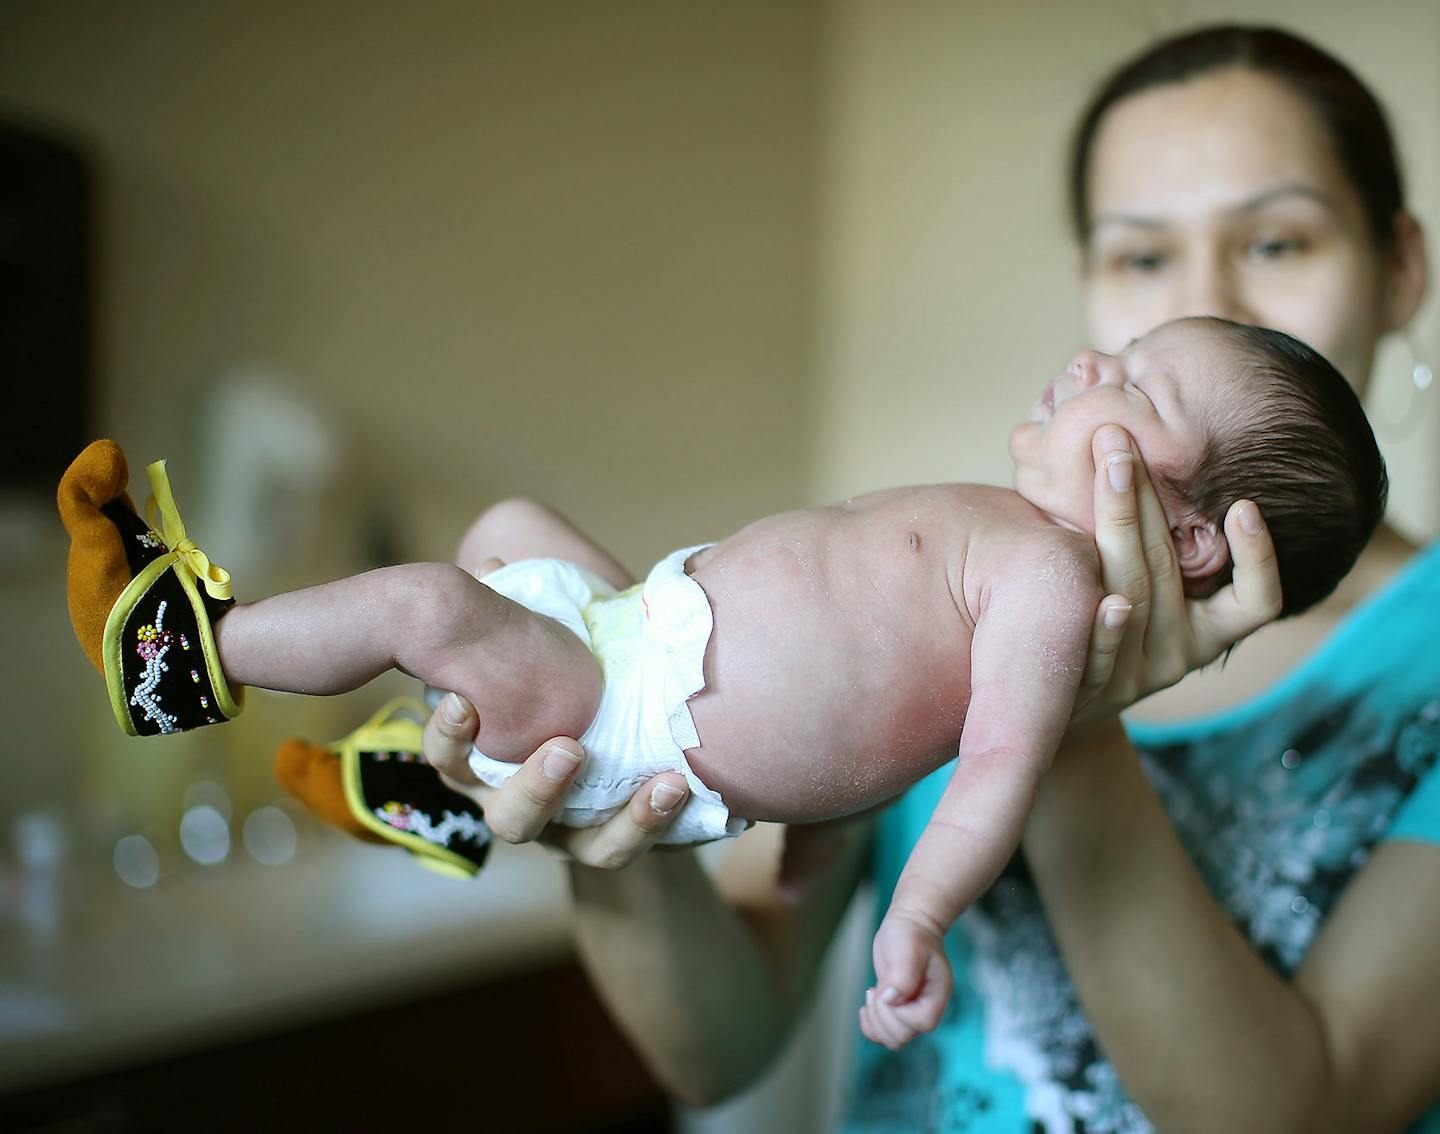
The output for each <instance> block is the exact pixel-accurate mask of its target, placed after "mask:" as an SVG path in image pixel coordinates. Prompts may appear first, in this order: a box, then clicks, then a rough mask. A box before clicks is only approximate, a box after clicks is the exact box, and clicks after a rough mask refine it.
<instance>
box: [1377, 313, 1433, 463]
mask: <svg viewBox="0 0 1440 1134" xmlns="http://www.w3.org/2000/svg"><path fill="white" fill-rule="evenodd" d="M1400 341H1401V342H1402V343H1404V344H1405V350H1406V351H1407V352H1408V353H1409V356H1410V365H1409V373H1408V375H1407V381H1406V384H1405V386H1406V389H1407V391H1408V394H1407V396H1406V399H1405V409H1404V411H1403V412H1402V413H1401V414H1399V415H1398V416H1397V417H1394V418H1391V419H1390V420H1388V421H1383V420H1382V421H1381V422H1380V424H1381V425H1382V426H1383V427H1384V428H1385V430H1386V432H1387V433H1390V434H1391V435H1392V436H1394V437H1395V438H1397V439H1399V438H1402V437H1408V436H1409V435H1410V434H1411V433H1412V432H1414V430H1415V427H1416V425H1418V424H1419V422H1420V419H1421V418H1422V417H1423V416H1424V410H1425V402H1426V401H1427V400H1428V399H1427V398H1426V391H1428V390H1429V389H1430V387H1431V386H1433V385H1434V384H1435V372H1434V371H1433V370H1432V369H1431V368H1430V365H1429V363H1427V362H1426V361H1425V360H1424V359H1423V358H1422V357H1421V356H1420V352H1419V351H1418V350H1416V349H1415V337H1414V336H1413V335H1412V334H1411V333H1410V332H1409V331H1404V332H1402V333H1401V335H1400Z"/></svg>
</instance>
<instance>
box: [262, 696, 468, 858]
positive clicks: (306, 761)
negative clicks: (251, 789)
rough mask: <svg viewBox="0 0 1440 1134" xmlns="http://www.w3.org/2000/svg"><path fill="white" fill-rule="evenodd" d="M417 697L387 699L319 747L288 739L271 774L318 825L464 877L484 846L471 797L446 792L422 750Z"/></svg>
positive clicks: (423, 710) (422, 710)
mask: <svg viewBox="0 0 1440 1134" xmlns="http://www.w3.org/2000/svg"><path fill="white" fill-rule="evenodd" d="M426 712H427V710H426V708H425V706H424V705H423V704H421V703H419V702H418V701H412V700H410V699H408V698H400V699H398V700H395V701H391V702H390V703H389V704H387V705H385V706H384V707H382V708H381V709H380V711H379V712H377V713H376V714H375V715H374V716H373V717H371V718H370V720H368V721H366V722H365V724H363V725H361V726H360V727H359V728H357V729H356V730H355V731H354V732H352V733H350V735H349V736H346V737H342V738H341V739H340V740H337V741H336V742H335V743H334V744H332V745H329V746H328V747H325V748H321V747H320V746H319V745H316V744H310V743H308V742H307V741H304V740H287V741H286V742H285V743H284V744H282V745H281V746H280V749H279V751H277V752H276V753H275V778H276V779H278V780H279V781H280V783H281V785H282V786H283V787H284V788H285V790H286V791H288V792H290V794H291V795H294V796H295V797H296V798H298V799H299V800H300V802H302V803H303V804H305V806H306V807H308V808H309V809H310V811H311V813H312V814H313V815H314V816H315V817H316V818H317V819H319V820H320V821H321V822H323V823H328V824H329V825H330V826H332V827H335V828H338V829H339V830H341V831H344V832H345V833H346V834H347V835H353V836H355V837H356V838H357V839H363V840H365V841H366V842H371V843H394V844H396V845H397V846H402V847H404V848H405V849H406V850H408V851H410V853H411V854H413V855H415V856H416V859H417V861H418V862H419V863H420V864H421V865H422V866H426V867H429V868H430V869H432V870H438V871H440V872H441V873H443V874H449V875H451V876H452V877H459V878H469V877H473V876H474V874H475V873H476V872H477V871H478V870H479V869H480V867H481V866H482V865H483V864H484V862H485V858H486V855H487V854H488V853H489V850H490V829H489V828H488V827H487V826H486V825H485V815H484V812H483V811H481V809H480V805H479V804H478V803H476V802H475V801H474V800H472V799H470V798H468V797H466V796H464V795H461V794H459V793H458V792H455V791H452V790H451V789H450V788H449V787H448V786H446V784H445V783H444V781H443V780H442V779H441V777H440V774H439V773H438V772H437V771H436V770H435V769H434V768H433V767H431V765H430V764H429V763H428V762H427V761H426V759H425V755H424V753H423V752H422V751H421V727H420V720H421V719H422V718H423V717H424V716H425V713H426Z"/></svg>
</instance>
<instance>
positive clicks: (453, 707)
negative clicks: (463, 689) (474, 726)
mask: <svg viewBox="0 0 1440 1134" xmlns="http://www.w3.org/2000/svg"><path fill="white" fill-rule="evenodd" d="M440 715H441V716H442V717H444V718H445V723H446V724H448V725H452V726H454V727H455V728H459V727H460V726H461V725H463V724H464V723H465V703H464V702H463V701H461V700H460V698H459V697H458V696H456V695H455V694H454V693H446V694H445V699H444V700H443V701H441V702H440Z"/></svg>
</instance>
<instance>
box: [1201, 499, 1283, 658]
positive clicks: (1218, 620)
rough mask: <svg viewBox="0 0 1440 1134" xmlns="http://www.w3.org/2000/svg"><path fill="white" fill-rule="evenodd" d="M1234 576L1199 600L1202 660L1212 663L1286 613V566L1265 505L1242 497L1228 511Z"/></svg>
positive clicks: (1226, 518)
mask: <svg viewBox="0 0 1440 1134" xmlns="http://www.w3.org/2000/svg"><path fill="white" fill-rule="evenodd" d="M1225 539H1226V541H1227V542H1228V543H1229V545H1230V559H1231V563H1232V565H1233V575H1232V580H1231V583H1230V585H1229V586H1227V587H1222V588H1221V589H1220V590H1218V591H1216V592H1215V594H1213V595H1211V596H1210V597H1209V598H1208V599H1206V600H1205V601H1204V602H1200V603H1195V604H1194V614H1193V618H1192V622H1193V624H1194V633H1195V652H1196V654H1197V659H1196V660H1197V661H1199V662H1208V661H1211V660H1213V659H1215V658H1216V657H1219V655H1220V654H1221V652H1223V651H1224V650H1226V649H1228V648H1229V647H1230V646H1232V645H1234V644H1235V643H1236V642H1238V641H1240V639H1241V638H1244V637H1246V636H1247V635H1249V634H1252V633H1254V631H1256V630H1258V629H1259V628H1260V627H1261V626H1264V625H1265V624H1266V623H1267V622H1269V621H1271V620H1272V619H1274V618H1275V616H1276V615H1278V614H1279V613H1280V607H1281V602H1282V595H1281V592H1280V570H1279V565H1278V563H1277V562H1276V559H1275V545H1274V543H1273V542H1271V539H1270V530H1269V529H1268V528H1267V527H1266V526H1265V522H1264V520H1263V519H1262V517H1261V515H1260V509H1259V508H1258V507H1257V506H1256V505H1255V504H1254V503H1253V502H1251V501H1249V500H1237V501H1236V502H1235V503H1234V504H1233V505H1231V507H1230V511H1229V512H1227V513H1226V514H1225Z"/></svg>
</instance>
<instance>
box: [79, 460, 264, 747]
mask: <svg viewBox="0 0 1440 1134" xmlns="http://www.w3.org/2000/svg"><path fill="white" fill-rule="evenodd" d="M149 471H150V481H151V485H152V487H153V488H154V490H155V496H156V502H157V506H158V508H159V512H160V515H161V516H162V518H163V527H164V529H165V533H166V534H165V535H163V536H162V535H161V534H160V533H158V532H154V531H151V530H150V526H149V525H148V524H147V523H145V521H144V520H142V519H141V518H140V517H139V516H138V515H137V514H136V512H135V505H134V504H133V503H132V502H131V500H130V497H129V496H127V495H126V494H125V485H126V482H127V481H128V479H129V469H128V468H127V467H126V464H125V454H124V453H123V452H121V450H120V446H118V445H117V444H115V442H113V441H96V442H94V443H92V444H91V445H89V446H87V447H86V449H85V451H84V452H83V453H81V454H80V455H79V456H78V457H76V458H75V460H74V461H73V462H72V463H71V465H70V467H69V468H68V469H66V470H65V475H64V476H63V477H62V478H61V479H60V488H59V491H58V492H57V494H56V495H57V502H58V504H59V507H60V518H61V520H62V521H63V522H64V524H65V530H66V531H67V532H69V534H70V557H69V562H68V565H67V578H66V593H67V597H68V600H69V604H70V621H71V623H72V625H73V626H74V627H75V637H76V638H77V639H79V641H80V647H81V649H83V650H84V651H85V655H86V657H88V658H89V659H90V661H91V662H92V663H94V665H95V668H96V669H98V670H100V672H101V673H103V674H104V675H105V683H106V686H107V687H108V688H109V691H110V707H111V709H112V710H113V711H114V713H115V720H116V722H117V723H118V724H119V725H120V727H121V728H122V729H123V730H124V731H125V732H126V733H127V734H128V735H130V736H151V735H156V734H161V733H171V732H182V731H184V730H186V729H191V728H199V727H200V726H202V725H207V724H218V723H219V722H221V721H223V720H228V719H229V718H231V717H234V716H236V715H237V714H238V713H239V712H240V708H241V704H242V694H243V690H241V689H239V688H237V689H235V690H231V688H230V687H229V684H228V682H227V681H226V679H225V674H224V670H223V667H222V666H221V665H220V659H219V654H218V651H217V650H216V647H215V640H214V635H213V633H212V625H213V624H214V622H215V621H216V620H217V619H219V618H220V617H221V616H222V615H224V614H225V612H226V611H228V610H229V609H230V608H231V607H232V606H234V604H235V600H234V599H233V598H232V597H231V594H230V576H229V575H228V574H226V572H225V571H224V570H222V569H221V568H219V567H216V566H215V565H214V564H213V563H211V562H210V561H209V559H207V558H206V556H205V554H204V552H202V551H201V550H200V549H199V548H198V547H196V546H195V543H194V541H193V540H190V539H188V538H187V537H186V535H185V525H184V524H183V523H182V522H181V520H180V515H179V512H178V511H177V510H176V508H175V502H174V499H173V498H172V496H171V493H170V482H169V479H168V478H167V477H166V475H165V463H164V462H163V461H157V462H155V463H154V464H153V465H151V466H150V470H149ZM167 541H168V542H167Z"/></svg>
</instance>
